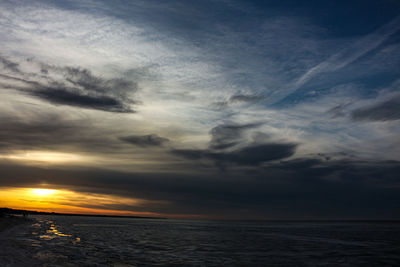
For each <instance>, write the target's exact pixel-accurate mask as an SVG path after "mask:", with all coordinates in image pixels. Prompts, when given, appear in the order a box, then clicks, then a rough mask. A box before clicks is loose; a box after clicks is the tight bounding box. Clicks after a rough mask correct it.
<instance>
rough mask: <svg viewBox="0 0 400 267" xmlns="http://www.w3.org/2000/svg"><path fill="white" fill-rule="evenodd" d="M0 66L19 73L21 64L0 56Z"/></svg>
mask: <svg viewBox="0 0 400 267" xmlns="http://www.w3.org/2000/svg"><path fill="white" fill-rule="evenodd" d="M0 64H1V65H2V66H3V68H4V69H7V70H11V71H12V72H19V64H18V63H15V62H12V61H10V60H8V59H6V58H4V57H2V56H0Z"/></svg>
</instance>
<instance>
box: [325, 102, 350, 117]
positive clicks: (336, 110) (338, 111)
mask: <svg viewBox="0 0 400 267" xmlns="http://www.w3.org/2000/svg"><path fill="white" fill-rule="evenodd" d="M351 104H352V102H347V103H342V104H339V105H337V106H334V107H333V108H331V109H329V110H328V111H327V113H329V114H331V115H332V118H339V117H344V116H346V113H345V109H346V108H347V107H349V106H350V105H351Z"/></svg>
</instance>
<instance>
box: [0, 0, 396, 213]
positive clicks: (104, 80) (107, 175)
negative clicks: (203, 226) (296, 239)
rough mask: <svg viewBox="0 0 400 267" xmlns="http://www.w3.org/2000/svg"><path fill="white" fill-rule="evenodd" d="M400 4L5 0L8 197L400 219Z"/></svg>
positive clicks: (43, 202)
mask: <svg viewBox="0 0 400 267" xmlns="http://www.w3.org/2000/svg"><path fill="white" fill-rule="evenodd" d="M399 14H400V2H399V1H396V0H379V1H378V0H377V1H354V0H351V1H295V0H291V1H288V0H280V1H239V0H204V1H191V0H187V1H174V0H171V1H157V0H146V1H145V0H133V1H127V0H116V1H106V0H104V1H94V0H65V1H54V0H29V1H28V0H26V1H25V0H12V1H11V0H3V1H1V2H0V35H1V38H0V190H1V194H0V206H4V207H11V208H25V209H32V210H43V211H55V212H69V213H88V214H118V215H146V216H147V215H150V216H162V217H174V218H217V219H400V138H399V133H400V45H399V44H400V15H399Z"/></svg>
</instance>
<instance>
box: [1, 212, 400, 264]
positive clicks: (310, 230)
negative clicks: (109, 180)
mask: <svg viewBox="0 0 400 267" xmlns="http://www.w3.org/2000/svg"><path fill="white" fill-rule="evenodd" d="M0 245H1V247H0V266H363V267H364V266H379V267H381V266H400V223H399V222H395V221H392V222H389V221H387V222H374V221H364V222H363V221H359V222H355V221H347V222H345V221H342V222H340V221H331V222H329V221H206V220H173V219H135V218H108V217H107V218H104V217H83V216H46V215H41V216H33V221H32V222H30V223H28V224H26V225H24V226H16V227H14V228H13V229H12V230H11V231H9V232H8V233H7V234H6V235H3V236H2V237H1V238H0Z"/></svg>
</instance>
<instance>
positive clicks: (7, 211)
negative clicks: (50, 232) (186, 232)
mask: <svg viewBox="0 0 400 267" xmlns="http://www.w3.org/2000/svg"><path fill="white" fill-rule="evenodd" d="M5 215H23V216H28V215H55V216H85V217H110V218H135V219H164V220H165V219H167V218H165V217H150V216H129V215H127V216H123V215H104V214H78V213H58V212H44V211H32V210H18V209H10V208H0V217H3V216H5Z"/></svg>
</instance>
